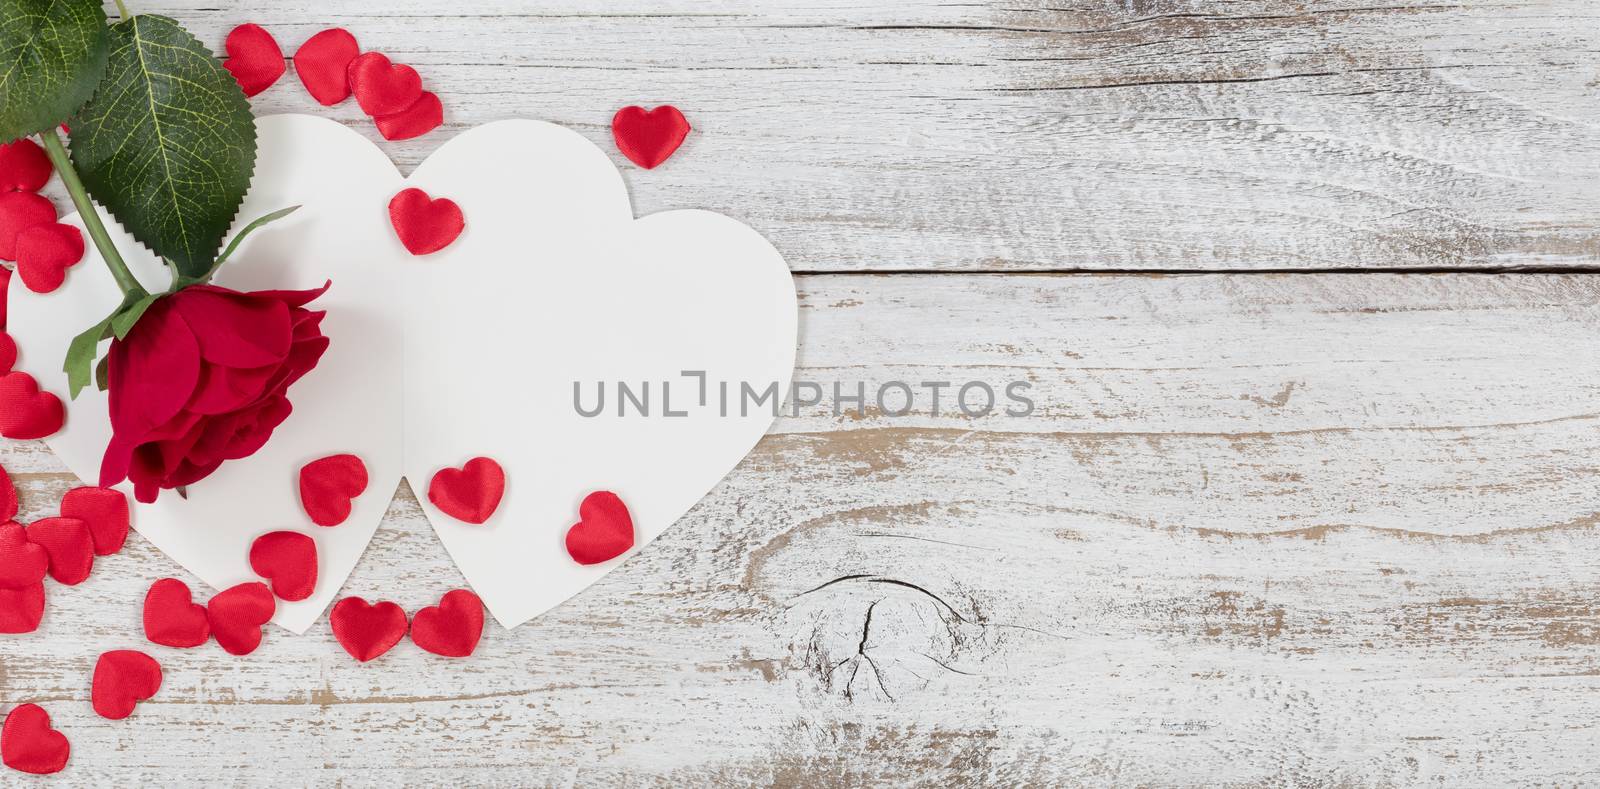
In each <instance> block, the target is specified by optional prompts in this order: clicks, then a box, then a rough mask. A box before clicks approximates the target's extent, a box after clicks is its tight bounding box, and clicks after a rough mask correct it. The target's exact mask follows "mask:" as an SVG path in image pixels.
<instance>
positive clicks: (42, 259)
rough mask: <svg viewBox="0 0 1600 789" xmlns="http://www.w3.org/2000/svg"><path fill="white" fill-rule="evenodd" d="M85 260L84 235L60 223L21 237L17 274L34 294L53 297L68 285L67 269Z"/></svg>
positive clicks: (24, 232)
mask: <svg viewBox="0 0 1600 789" xmlns="http://www.w3.org/2000/svg"><path fill="white" fill-rule="evenodd" d="M80 260H83V233H82V232H81V231H79V230H78V229H77V228H75V227H73V226H72V225H63V224H61V223H59V222H56V223H52V224H48V225H34V226H33V227H30V228H28V229H26V230H24V231H22V232H21V233H18V234H17V274H18V275H20V276H21V277H22V284H24V285H26V286H28V290H31V291H33V292H34V293H50V292H51V291H54V290H55V289H56V288H59V287H61V283H63V282H66V281H67V269H69V268H72V267H73V266H76V265H78V261H80Z"/></svg>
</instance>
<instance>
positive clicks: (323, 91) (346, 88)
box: [294, 27, 361, 107]
mask: <svg viewBox="0 0 1600 789" xmlns="http://www.w3.org/2000/svg"><path fill="white" fill-rule="evenodd" d="M359 54H361V45H359V44H357V43H356V37H355V36H352V35H350V31H348V30H345V29H344V28H342V27H335V28H330V29H328V30H324V31H322V32H320V33H318V34H316V35H314V36H312V37H311V38H309V39H306V43H304V44H301V45H300V49H299V50H297V51H296V52H295V53H294V73H295V74H296V75H297V76H299V77H300V84H302V85H304V86H306V92H307V93H310V94H311V98H313V99H316V100H317V102H318V103H320V104H322V105H323V106H324V107H332V106H333V105H335V104H338V103H339V102H341V101H344V100H345V99H348V98H350V76H349V69H350V61H352V60H355V59H356V56H357V55H359Z"/></svg>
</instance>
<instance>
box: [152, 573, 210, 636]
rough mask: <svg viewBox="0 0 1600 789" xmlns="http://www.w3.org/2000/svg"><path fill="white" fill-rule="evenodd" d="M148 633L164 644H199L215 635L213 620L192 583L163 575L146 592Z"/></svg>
mask: <svg viewBox="0 0 1600 789" xmlns="http://www.w3.org/2000/svg"><path fill="white" fill-rule="evenodd" d="M144 637H145V638H148V639H150V643H152V644H160V645H162V646H164V647H180V648H183V647H197V646H200V645H201V644H204V643H205V642H206V640H207V639H209V638H211V621H210V619H209V618H208V617H207V615H206V609H205V607H204V606H201V605H198V604H196V603H195V602H193V598H192V597H190V595H189V585H188V584H186V583H184V582H182V581H180V580H178V579H176V578H163V579H161V580H159V581H156V582H155V583H153V584H150V591H148V592H146V593H145V595H144Z"/></svg>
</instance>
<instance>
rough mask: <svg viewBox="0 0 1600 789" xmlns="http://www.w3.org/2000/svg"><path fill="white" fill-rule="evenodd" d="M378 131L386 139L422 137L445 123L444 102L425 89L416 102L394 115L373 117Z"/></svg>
mask: <svg viewBox="0 0 1600 789" xmlns="http://www.w3.org/2000/svg"><path fill="white" fill-rule="evenodd" d="M372 121H373V123H376V124H377V125H378V133H379V134H381V135H383V139H385V140H409V139H412V138H414V137H421V136H422V135H424V134H427V133H428V132H431V131H433V130H434V129H437V128H439V126H440V125H441V124H443V123H444V103H443V102H441V101H439V97H438V96H436V95H434V94H433V93H432V92H431V91H426V90H425V91H423V92H422V96H421V97H419V98H418V99H417V100H416V102H415V103H413V104H412V105H411V106H410V107H407V108H405V109H403V110H401V111H399V112H396V113H394V114H393V115H379V116H377V117H375V118H373V119H372Z"/></svg>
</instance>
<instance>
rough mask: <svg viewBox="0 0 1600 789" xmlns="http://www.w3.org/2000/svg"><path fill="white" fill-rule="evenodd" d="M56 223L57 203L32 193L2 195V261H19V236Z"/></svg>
mask: <svg viewBox="0 0 1600 789" xmlns="http://www.w3.org/2000/svg"><path fill="white" fill-rule="evenodd" d="M55 221H56V206H55V203H52V202H50V201H49V200H46V199H45V198H43V197H40V196H38V195H36V194H34V193H32V192H6V193H5V194H0V260H16V259H17V236H18V235H21V234H22V231H24V230H27V229H28V228H30V227H33V226H34V225H50V224H55Z"/></svg>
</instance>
